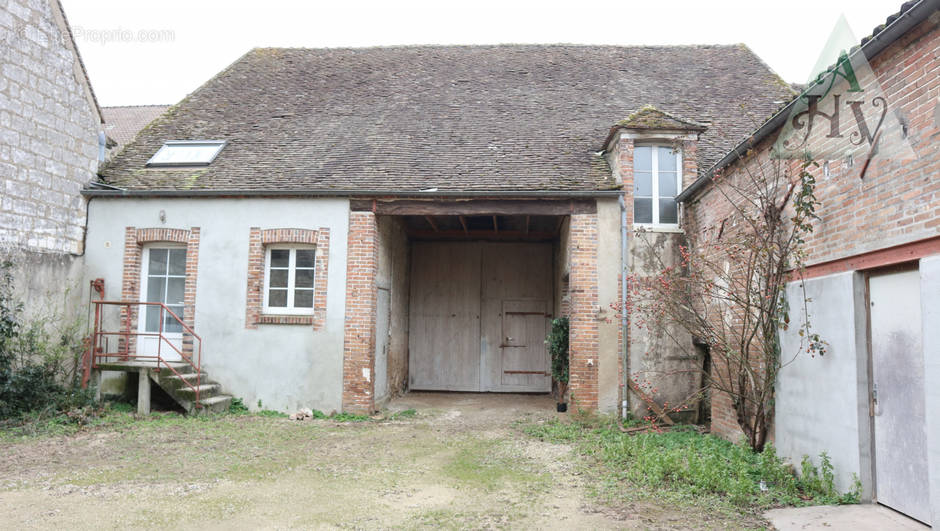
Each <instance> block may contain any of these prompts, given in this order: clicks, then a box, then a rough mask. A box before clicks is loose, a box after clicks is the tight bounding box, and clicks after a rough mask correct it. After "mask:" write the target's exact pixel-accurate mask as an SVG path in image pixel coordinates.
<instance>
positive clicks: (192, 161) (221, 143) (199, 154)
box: [147, 140, 225, 166]
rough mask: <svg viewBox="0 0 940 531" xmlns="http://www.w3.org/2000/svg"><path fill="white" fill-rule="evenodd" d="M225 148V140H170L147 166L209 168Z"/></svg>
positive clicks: (151, 158)
mask: <svg viewBox="0 0 940 531" xmlns="http://www.w3.org/2000/svg"><path fill="white" fill-rule="evenodd" d="M223 147H225V140H168V141H167V142H165V143H164V144H163V147H161V148H160V149H159V150H158V151H157V152H156V153H155V154H154V155H153V156H152V157H150V160H148V161H147V166H208V165H209V164H210V163H211V162H212V161H213V160H215V157H216V156H218V154H219V152H220V151H222V148H223Z"/></svg>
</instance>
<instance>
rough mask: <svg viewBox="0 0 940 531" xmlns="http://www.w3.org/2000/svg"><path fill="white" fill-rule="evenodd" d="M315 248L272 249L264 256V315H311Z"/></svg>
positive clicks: (272, 247)
mask: <svg viewBox="0 0 940 531" xmlns="http://www.w3.org/2000/svg"><path fill="white" fill-rule="evenodd" d="M315 269H316V248H315V247H313V246H298V245H283V246H282V245H271V246H268V247H267V249H266V252H265V266H264V313H273V314H300V315H304V314H312V313H313V298H314V278H313V277H314V270H315Z"/></svg>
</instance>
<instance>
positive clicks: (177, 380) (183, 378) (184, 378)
mask: <svg viewBox="0 0 940 531" xmlns="http://www.w3.org/2000/svg"><path fill="white" fill-rule="evenodd" d="M197 376H200V378H199V383H200V384H205V383H209V384H214V383H216V382H213V381H211V380H209V376H208V375H207V374H206V373H202V375H198V374H196V373H191V374H181V375H179V376H176V375H175V374H174V375H173V376H161V377H160V379H161V380H162V381H164V382H166V383H168V384H172V385H175V386H181V385H186V384H184V383H183V382H188V383H193V382H195V381H196V377H197Z"/></svg>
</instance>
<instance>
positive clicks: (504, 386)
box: [372, 200, 588, 405]
mask: <svg viewBox="0 0 940 531" xmlns="http://www.w3.org/2000/svg"><path fill="white" fill-rule="evenodd" d="M572 205H573V203H572V202H571V201H492V200H491V201H461V202H443V201H442V202H432V201H426V202H422V201H407V202H406V201H395V202H388V203H373V205H372V208H374V209H375V210H374V211H375V212H376V223H377V227H378V270H377V274H376V280H377V288H378V293H377V308H376V310H377V316H376V330H375V334H376V335H375V337H376V346H375V399H376V404H377V405H378V404H381V403H382V402H384V401H385V400H386V399H388V398H390V397H393V396H395V395H398V394H401V392H403V391H406V390H415V391H463V392H506V393H520V392H525V393H548V392H550V391H551V388H552V379H551V372H550V360H549V355H548V351H547V349H546V345H545V337H546V335H547V334H548V331H549V327H550V324H551V320H552V319H553V318H555V317H558V316H560V315H563V313H564V312H565V305H566V302H567V293H566V286H567V271H566V270H565V269H566V264H567V259H566V257H567V248H566V246H567V241H568V238H567V230H568V220H569V213H570V212H571V211H572V208H579V207H580V208H588V205H586V204H585V205H582V203H580V202H578V203H577V205H576V206H572ZM383 212H384V213H383Z"/></svg>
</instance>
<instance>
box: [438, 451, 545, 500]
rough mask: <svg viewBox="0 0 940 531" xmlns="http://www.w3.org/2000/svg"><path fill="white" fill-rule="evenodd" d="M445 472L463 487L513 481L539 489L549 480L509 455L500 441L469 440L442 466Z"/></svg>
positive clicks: (486, 487) (487, 487)
mask: <svg viewBox="0 0 940 531" xmlns="http://www.w3.org/2000/svg"><path fill="white" fill-rule="evenodd" d="M442 470H443V472H444V474H445V475H446V476H447V477H449V478H451V479H453V480H455V482H456V483H457V484H458V485H460V486H462V487H471V488H478V489H481V490H486V491H493V490H498V489H500V488H502V487H505V486H507V485H509V484H513V485H515V486H519V487H522V488H524V489H525V488H536V487H538V486H540V485H541V484H542V482H543V481H545V480H546V477H545V476H544V475H542V474H536V473H534V472H532V471H530V470H527V469H525V468H524V463H523V462H522V461H520V460H519V459H514V458H513V456H510V455H507V454H506V453H505V452H504V449H503V448H501V445H500V444H499V443H498V442H497V441H490V440H485V441H484V440H478V439H468V440H466V441H464V442H463V443H461V444H460V445H459V446H458V447H457V451H456V452H455V453H454V455H453V457H451V458H450V459H449V460H448V461H447V462H446V463H445V464H444V466H443V467H442Z"/></svg>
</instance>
